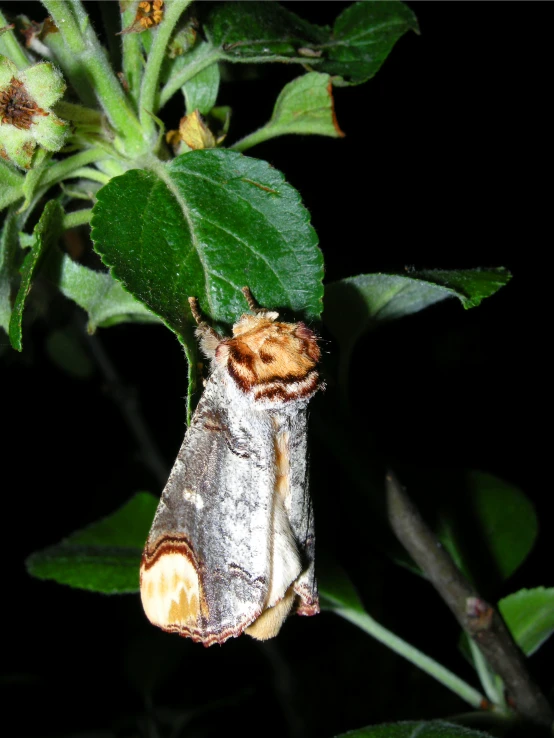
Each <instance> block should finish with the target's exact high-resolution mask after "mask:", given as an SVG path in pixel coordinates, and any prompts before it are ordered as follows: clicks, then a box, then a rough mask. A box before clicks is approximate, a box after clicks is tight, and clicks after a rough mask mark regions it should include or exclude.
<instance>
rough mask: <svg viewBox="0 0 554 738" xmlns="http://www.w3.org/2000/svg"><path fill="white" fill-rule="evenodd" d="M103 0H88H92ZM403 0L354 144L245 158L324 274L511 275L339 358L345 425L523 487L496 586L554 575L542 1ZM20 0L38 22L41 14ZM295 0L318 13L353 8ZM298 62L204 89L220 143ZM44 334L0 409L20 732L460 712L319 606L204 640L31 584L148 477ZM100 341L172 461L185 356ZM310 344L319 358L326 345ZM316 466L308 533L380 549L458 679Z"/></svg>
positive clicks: (35, 328) (9, 665)
mask: <svg viewBox="0 0 554 738" xmlns="http://www.w3.org/2000/svg"><path fill="white" fill-rule="evenodd" d="M13 5H15V3H14V4H11V3H10V4H9V10H10V11H13V10H14V8H13V7H12V6H13ZM96 5H97V4H95V3H89V6H90V7H91V8H92V12H93V13H94V14H95V15H96V14H97V8H96V7H95V6H96ZM409 5H410V7H412V8H413V10H414V11H415V13H416V14H417V16H418V19H419V22H420V26H421V35H420V36H416V35H415V34H413V33H410V34H408V35H407V36H405V37H404V38H402V39H401V40H400V41H399V43H398V44H397V46H396V47H395V49H394V50H393V52H392V54H391V56H390V58H389V59H388V60H387V61H386V63H385V65H384V67H383V68H382V69H381V71H380V72H379V73H378V74H377V76H376V77H375V78H374V79H373V80H371V81H369V82H368V83H366V84H365V85H362V86H359V87H356V88H346V89H336V90H335V109H336V114H337V118H338V121H339V124H340V126H341V128H342V130H343V131H344V132H345V133H346V137H345V138H344V139H342V140H329V139H324V138H319V137H315V136H314V137H290V136H289V137H284V138H281V139H277V140H274V141H272V142H269V143H266V144H263V145H260V146H259V147H257V148H256V149H253V150H252V151H249V152H248V153H249V154H251V155H253V156H256V157H259V158H265V159H267V160H268V161H270V163H271V164H273V165H274V166H275V167H277V168H278V169H280V170H281V171H283V172H284V173H285V175H286V177H287V179H288V181H289V182H290V183H291V184H292V185H294V186H295V187H296V188H297V189H298V190H299V191H300V193H301V195H302V197H303V200H304V202H305V204H306V206H307V207H308V209H309V210H310V212H311V214H312V222H313V225H314V226H315V228H316V230H317V232H318V234H319V237H320V244H321V248H322V250H323V253H324V256H325V260H326V281H327V282H330V281H333V280H336V279H340V278H342V277H346V276H349V275H353V274H358V273H364V272H376V271H387V270H395V271H398V270H402V269H404V267H412V266H415V267H416V268H432V267H438V268H469V267H476V266H483V267H487V266H499V265H503V266H506V267H508V268H509V269H510V271H511V272H512V273H513V275H514V277H513V280H512V282H511V283H510V284H509V285H508V286H507V287H505V288H504V289H502V290H501V291H500V292H499V293H498V294H497V295H495V296H494V297H492V298H490V299H489V300H486V301H485V302H484V303H483V305H482V306H480V307H479V308H477V309H474V310H472V311H467V312H466V311H464V310H463V309H462V308H461V306H460V305H459V304H458V303H457V301H450V302H446V303H442V304H440V305H438V306H435V307H433V308H431V309H429V310H427V311H426V312H425V313H422V314H421V315H418V316H414V317H411V318H408V319H405V320H404V321H401V322H399V323H398V324H396V325H393V326H391V327H388V328H386V329H384V330H383V331H382V332H381V333H378V334H375V335H373V336H371V337H367V338H365V339H364V340H363V341H362V342H361V343H360V345H359V347H358V349H357V351H356V352H355V355H354V362H353V367H352V372H351V398H352V400H353V405H354V406H355V417H354V420H353V423H354V424H356V425H355V427H357V428H358V427H359V428H365V429H370V430H371V432H372V433H373V434H374V437H375V438H376V439H377V445H378V447H379V450H380V451H381V452H382V454H384V455H385V456H386V457H387V458H389V459H393V460H394V461H395V462H396V463H397V464H398V465H400V466H401V467H403V466H405V467H411V468H416V469H420V468H421V469H424V468H427V467H431V466H434V467H440V468H442V469H447V470H455V469H458V468H460V467H467V468H478V469H482V470H485V471H489V472H491V473H494V474H496V475H498V476H500V477H501V478H503V479H505V480H507V481H509V482H512V483H514V484H516V485H518V486H519V487H521V488H522V489H523V490H524V491H525V493H526V494H527V495H528V496H529V497H530V498H531V499H532V500H533V501H534V503H535V504H536V507H537V512H538V515H539V522H540V527H541V531H540V538H539V542H538V544H537V546H536V547H535V550H534V552H533V553H532V555H531V557H530V558H529V560H528V561H527V562H526V563H525V565H524V566H523V567H522V568H521V569H520V570H519V571H518V572H517V573H516V575H515V576H514V577H512V579H511V580H510V581H509V582H507V583H506V584H505V585H504V589H502V590H501V591H499V592H498V593H497V594H498V596H501V595H505V594H507V593H509V592H511V591H515V590H516V589H518V588H520V587H524V586H526V587H533V586H539V585H549V584H550V585H551V584H552V574H551V561H552V552H551V546H550V536H551V528H552V523H551V519H550V516H549V511H550V508H549V505H548V501H549V499H548V498H549V496H550V493H551V480H550V463H549V461H550V445H551V432H550V425H551V422H550V414H551V408H550V404H549V402H548V400H549V398H550V393H549V392H548V391H547V390H548V389H549V382H548V380H549V378H550V377H549V375H550V371H549V360H548V354H547V346H548V344H549V338H548V336H549V335H550V325H549V318H550V316H549V314H548V313H547V304H548V291H549V287H548V267H549V264H548V262H549V259H548V256H549V251H550V249H551V244H552V227H551V216H550V212H549V211H550V209H551V201H552V193H551V171H552V169H551V128H552V117H551V114H550V104H549V103H550V99H551V96H552V80H551V77H552V54H551V45H552V41H551V28H552V19H553V7H552V5H551V4H549V3H496V2H495V3H483V2H479V3H478V2H467V3H450V2H442V3H439V2H432V3H420V2H412V3H409ZM18 6H19V7H18V8H17V10H18V11H22V12H27V14H28V15H29V16H30V17H33V18H34V19H37V20H39V19H41V18H42V17H43V14H44V13H43V10H42V8H41V6H39V5H38V4H26V3H20V4H18ZM287 6H288V7H291V8H292V9H294V11H295V12H297V13H298V14H299V15H301V16H304V17H306V18H307V19H309V20H311V21H313V22H317V23H332V21H333V19H334V18H335V17H336V16H337V15H338V14H339V12H341V10H342V9H344V7H345V4H343V3H336V2H327V3H304V2H297V3H287ZM26 7H28V8H29V9H28V10H26ZM298 73H299V70H298V68H296V67H290V68H289V67H284V66H277V65H274V66H271V67H266V68H264V76H263V78H262V79H258V80H250V81H242V82H240V83H239V82H226V83H224V84H223V85H222V89H221V95H220V99H219V100H218V103H220V104H230V105H232V107H233V119H232V128H231V133H230V141H231V142H232V141H233V140H237V139H238V138H240V137H242V136H243V135H245V134H246V133H248V132H250V131H251V130H254V129H255V128H257V127H258V126H259V125H262V124H263V123H264V122H265V121H266V120H267V119H268V118H269V116H270V115H271V110H272V106H273V103H274V100H275V97H276V95H277V94H278V91H279V90H280V89H281V87H282V85H283V84H284V83H285V82H286V81H288V80H290V79H293V78H294V77H295V76H297V74H298ZM180 115H182V110H180V109H179V108H178V107H176V108H173V109H167V110H166V116H165V117H166V122H167V124H168V126H169V127H176V124H177V121H178V119H179V117H180ZM51 327H52V325H51V323H50V322H49V319H48V318H47V317H46V316H44V317H40V316H39V317H38V318H37V319H36V320H35V322H34V323H33V325H32V326H30V327H29V330H28V332H27V333H26V335H25V336H24V342H25V348H24V352H23V354H22V356H20V357H19V356H14V355H13V354H8V353H6V352H5V353H4V356H3V359H4V367H5V368H4V370H3V376H4V378H5V379H4V386H5V387H6V388H7V391H6V396H5V397H4V401H3V406H4V408H6V407H7V409H6V410H5V411H4V412H3V413H2V417H3V420H4V423H3V426H4V434H5V438H6V436H8V435H9V437H10V439H11V443H10V446H9V451H8V452H7V453H6V455H5V456H4V459H3V466H4V479H6V480H8V483H6V484H5V485H3V496H4V500H5V506H4V511H5V513H4V528H5V531H6V534H7V545H6V546H5V556H4V570H3V577H4V586H3V592H4V596H3V598H2V600H3V612H4V626H3V634H4V641H5V647H4V649H5V658H4V659H3V661H4V664H5V667H4V673H5V676H4V677H3V685H4V687H3V692H4V695H5V697H7V704H8V710H7V711H6V712H5V714H6V715H7V716H9V718H10V719H11V720H14V721H15V725H14V727H12V729H11V732H10V734H11V735H17V736H41V737H42V736H45V737H46V736H66V735H67V736H69V735H77V734H79V735H81V734H84V731H90V732H89V733H87V735H94V736H97V735H98V736H104V735H106V736H109V735H112V734H114V733H115V734H117V735H121V736H135V735H151V736H153V737H154V736H156V735H157V733H155V732H153V729H151V732H150V733H148V732H147V726H148V724H149V723H148V717H147V716H148V714H149V710H151V709H152V704H153V706H154V708H156V709H157V710H165V712H164V714H165V715H167V716H168V720H169V719H173V718H172V717H171V716H174V715H178V716H179V719H182V721H183V730H182V732H180V733H175V735H187V736H215V735H219V734H221V732H222V731H225V732H229V733H240V734H241V735H243V736H253V735H264V734H265V735H270V736H273V735H290V736H294V737H296V736H332V735H334V734H336V733H338V732H341V731H345V730H348V729H352V728H355V727H359V726H362V725H367V724H372V723H378V722H382V721H389V720H401V719H418V718H436V717H443V716H448V715H452V714H454V713H459V712H463V711H465V710H466V707H465V706H464V705H463V703H461V702H460V701H458V699H457V698H455V697H454V696H452V695H451V694H450V693H449V692H447V691H446V690H445V689H444V688H442V687H441V686H440V685H438V684H435V683H434V682H433V681H432V680H431V679H430V678H428V677H426V676H425V675H423V674H421V672H419V671H418V670H416V669H415V668H412V667H411V666H409V665H407V664H406V663H405V662H404V661H403V660H402V659H400V658H399V657H396V656H394V655H392V654H391V653H390V652H389V651H387V650H386V649H385V648H384V647H383V646H381V645H379V644H377V643H375V642H373V641H372V640H371V639H370V638H369V637H368V636H366V635H364V634H363V633H362V632H361V631H359V630H357V629H355V628H354V626H351V625H349V624H348V623H346V622H344V621H341V620H339V619H338V618H336V616H334V615H333V614H330V613H323V614H322V615H320V616H319V617H317V618H312V619H300V618H294V619H291V620H290V621H289V622H287V624H286V626H285V627H284V630H283V632H282V635H280V636H279V638H278V639H277V640H276V641H274V642H271V643H268V644H265V645H259V644H256V643H254V642H253V641H251V640H250V639H248V638H246V637H242V638H240V639H237V640H236V641H235V640H233V641H231V642H228V643H226V644H225V645H224V646H223V647H217V646H215V647H213V648H211V649H203V648H202V647H201V646H199V645H195V644H192V643H190V642H188V641H184V640H180V639H178V638H177V637H175V636H168V635H166V634H163V633H158V632H157V631H156V630H155V629H154V628H152V627H151V626H150V625H149V624H148V623H147V622H146V621H145V618H144V616H143V614H142V610H141V606H140V602H139V599H138V597H135V596H122V597H103V596H100V595H94V594H91V593H86V592H81V591H76V590H71V589H69V588H65V587H62V586H58V585H56V584H54V583H51V582H42V581H37V580H33V579H31V578H29V577H28V575H27V574H26V572H25V569H24V564H23V561H24V559H25V557H26V556H27V555H28V554H29V553H31V552H32V551H34V550H37V549H39V548H41V547H44V546H46V545H48V544H51V543H53V542H56V541H58V540H59V539H61V538H62V537H64V536H65V535H67V534H68V533H69V532H71V531H72V530H75V529H77V528H79V527H82V526H84V525H86V524H88V523H90V522H91V521H93V520H95V519H98V518H100V517H102V516H105V515H106V514H108V513H109V512H111V511H112V510H114V509H115V508H117V507H119V506H120V505H121V504H123V502H124V501H125V500H127V499H128V498H129V497H130V496H131V495H132V494H133V493H134V492H135V491H137V490H141V489H144V490H149V491H151V492H153V493H154V494H159V492H160V491H161V485H160V483H159V480H157V479H155V478H154V477H153V476H152V475H151V474H150V473H149V472H148V470H147V469H146V468H145V465H144V464H143V462H142V460H141V458H140V456H139V454H138V452H137V447H136V444H135V442H134V441H133V439H132V437H131V436H130V434H129V431H128V428H127V426H126V425H125V423H124V421H123V419H122V417H121V414H120V412H119V410H118V407H117V404H116V403H114V401H113V399H112V398H111V396H110V394H109V392H108V391H107V389H108V388H107V386H106V383H105V381H104V379H103V377H102V376H101V374H100V373H99V372H97V373H96V374H95V375H94V376H93V378H92V379H91V380H88V381H84V380H78V379H75V378H74V377H72V376H70V375H68V374H66V373H64V372H62V371H61V370H60V369H59V368H57V367H56V366H55V365H53V364H52V362H51V361H50V359H49V358H48V355H47V352H46V350H45V338H46V336H47V335H48V332H49V331H50V330H51ZM99 335H100V340H101V341H102V344H103V346H104V348H105V350H106V351H107V353H108V354H109V356H110V357H111V361H112V362H113V364H114V366H115V367H116V369H117V372H118V373H119V375H120V377H121V380H122V381H123V383H124V384H125V385H127V386H130V387H134V388H135V389H136V391H137V393H138V398H139V402H140V405H141V408H142V411H143V414H144V416H145V419H146V421H147V423H148V426H149V427H150V428H151V430H152V431H153V433H154V435H155V438H156V442H157V444H158V446H159V448H160V450H161V453H162V455H163V457H164V459H165V461H166V463H167V468H168V469H169V468H170V466H171V463H172V461H173V458H174V456H175V455H176V453H177V450H178V447H179V445H180V443H181V440H182V436H183V432H184V427H185V402H184V396H185V393H186V365H185V361H184V357H183V355H182V351H181V349H180V347H179V345H178V343H177V340H176V339H175V337H174V336H173V335H172V334H171V333H170V332H169V331H167V330H166V329H164V328H162V327H148V326H146V327H145V326H136V325H123V326H118V327H115V328H111V329H109V330H102V331H100V334H99ZM324 337H325V340H326V343H325V344H324V347H325V351H328V352H329V354H330V357H331V361H332V356H333V351H334V350H335V348H336V347H335V346H334V344H333V343H332V341H330V339H329V337H328V336H324ZM332 393H333V388H332V387H331V389H330V396H331V397H332ZM325 399H326V398H320V399H319V400H318V402H319V403H320V404H321V403H323V402H325ZM312 461H313V465H314V473H313V476H314V484H313V495H314V498H315V501H316V509H317V512H318V522H319V524H320V528H321V531H322V537H323V544H322V545H323V547H325V546H326V545H327V543H329V541H331V538H332V543H331V546H330V547H331V548H333V549H334V550H335V551H337V550H338V551H346V552H348V551H351V550H353V549H355V548H356V547H357V548H358V549H360V548H367V550H368V552H370V553H368V560H371V562H372V566H371V568H368V567H367V565H366V564H367V562H366V561H365V560H364V559H363V557H362V560H349V558H348V556H346V560H345V557H344V556H343V557H342V563H343V565H345V567H346V568H347V569H348V571H349V572H350V574H351V576H352V578H353V579H354V581H355V582H356V585H357V587H358V589H359V590H360V592H361V593H362V595H363V597H364V601H365V603H366V605H367V607H368V609H369V610H370V611H371V612H372V613H373V614H375V616H376V617H377V618H378V619H380V620H381V621H382V622H384V623H385V624H386V625H387V626H388V627H390V628H391V629H392V630H394V631H395V632H397V633H399V635H401V636H402V637H404V638H406V639H407V640H410V641H412V642H413V643H414V644H416V645H417V646H419V647H420V648H422V649H423V650H425V651H427V652H428V653H430V654H431V655H433V656H435V657H436V658H437V659H439V660H442V661H443V662H445V663H446V664H447V665H448V666H450V667H451V668H453V669H454V670H456V671H457V672H459V673H460V674H461V675H462V676H464V678H466V679H468V680H473V679H474V677H473V676H472V672H471V670H470V668H469V667H468V666H467V665H466V664H465V662H463V660H462V658H461V657H460V656H459V654H458V652H457V650H456V643H457V637H458V635H457V634H458V631H457V627H456V625H455V624H454V622H453V620H452V618H451V616H450V614H449V613H448V612H447V610H446V608H445V607H444V606H443V605H442V604H441V603H440V601H438V600H437V598H436V597H435V595H434V593H433V591H432V590H431V589H430V587H429V586H428V585H426V584H425V583H424V582H423V581H422V580H420V579H419V578H417V577H415V576H413V575H412V574H410V573H408V572H406V571H404V570H402V569H398V568H397V567H395V566H394V565H393V564H391V563H390V562H388V561H385V560H383V559H382V558H380V557H379V555H378V554H376V553H374V552H373V551H372V544H371V540H368V539H367V536H364V521H363V519H360V520H359V528H358V529H354V530H352V529H349V528H348V527H347V526H345V525H344V521H345V520H350V519H351V518H352V515H350V514H343V513H344V511H346V510H350V512H351V507H352V505H353V504H355V503H354V501H353V499H354V498H353V496H352V495H351V494H349V483H348V480H347V479H346V478H345V477H344V473H343V472H342V471H341V469H340V467H338V466H335V465H334V463H333V462H332V461H331V460H330V458H329V456H328V454H327V453H326V452H325V449H324V448H320V447H319V445H318V441H317V439H316V440H315V441H314V448H313V449H312ZM447 493H448V491H445V494H447ZM353 538H355V539H356V546H352V539H353ZM5 540H6V538H5ZM552 655H553V654H552V647H551V645H547V646H546V647H545V648H544V649H543V650H542V651H541V652H539V653H538V654H537V655H536V656H535V657H534V658H533V660H532V662H531V663H532V666H533V668H534V669H535V673H536V675H537V676H538V678H539V679H540V680H541V682H542V685H543V687H544V689H545V690H546V691H547V692H548V690H551V689H552V673H551V669H549V668H548V667H549V664H551V662H552ZM150 687H151V689H150ZM145 692H148V694H149V698H148V699H147V700H145V699H144V698H143V694H144V693H145ZM149 700H150V701H151V703H152V704H149ZM12 711H13V712H12ZM158 717H159V713H158ZM162 735H170V732H165V733H162Z"/></svg>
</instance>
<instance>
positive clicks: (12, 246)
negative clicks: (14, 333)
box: [0, 210, 19, 333]
mask: <svg viewBox="0 0 554 738" xmlns="http://www.w3.org/2000/svg"><path fill="white" fill-rule="evenodd" d="M18 239H19V218H18V216H17V214H16V213H15V212H14V211H13V210H12V211H10V212H9V213H8V214H7V217H6V218H5V220H4V223H3V224H2V231H1V232H0V326H1V327H2V328H3V329H4V330H5V331H6V333H7V332H8V330H9V325H10V317H11V314H12V304H11V292H12V287H13V285H14V284H15V281H16V279H17V276H18V270H17V266H16V254H17V245H18Z"/></svg>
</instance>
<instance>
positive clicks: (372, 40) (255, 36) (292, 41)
mask: <svg viewBox="0 0 554 738" xmlns="http://www.w3.org/2000/svg"><path fill="white" fill-rule="evenodd" d="M200 7H202V6H200ZM208 7H209V8H210V9H209V11H208V13H207V15H206V17H205V20H204V29H205V32H206V34H207V36H208V37H209V38H210V41H211V42H212V43H213V44H214V46H215V47H216V48H219V49H221V54H222V58H225V59H227V60H229V61H235V62H249V61H252V60H255V61H256V62H272V61H282V60H287V59H291V60H294V61H296V62H299V63H302V64H305V65H306V64H309V65H310V66H311V67H312V68H314V69H317V70H319V71H322V72H327V73H328V74H331V75H337V76H338V75H340V77H341V78H346V79H347V80H349V81H350V82H351V83H353V84H357V83H360V82H364V81H365V80H367V79H369V78H370V77H373V75H374V74H375V73H376V72H377V71H378V70H379V68H380V67H381V65H382V64H383V62H384V61H385V59H386V58H387V56H388V55H389V53H390V51H391V49H392V47H393V46H394V44H395V43H396V41H397V40H398V39H399V38H400V37H401V36H402V35H403V34H404V33H406V31H408V30H410V29H411V30H414V31H416V32H417V31H418V25H417V20H416V18H415V15H414V14H413V12H412V11H411V10H410V9H409V8H408V7H407V6H406V5H404V4H403V3H401V2H398V1H396V0H379V1H375V0H368V1H367V2H359V3H354V4H353V5H352V6H350V7H348V8H347V9H346V10H345V11H343V12H342V13H341V15H340V16H339V17H338V18H337V19H336V21H335V24H334V27H333V30H332V31H331V30H330V29H329V28H327V27H321V26H316V25H314V24H312V23H308V22H307V21H304V20H302V18H299V17H298V16H297V15H295V14H294V13H291V12H290V11H289V10H285V8H283V7H282V6H281V5H279V3H276V2H271V3H268V2H249V3H244V2H222V3H215V4H214V5H213V6H208ZM335 81H336V82H338V81H339V78H338V77H337V78H336V79H335Z"/></svg>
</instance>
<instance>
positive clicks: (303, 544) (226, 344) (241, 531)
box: [140, 288, 320, 646]
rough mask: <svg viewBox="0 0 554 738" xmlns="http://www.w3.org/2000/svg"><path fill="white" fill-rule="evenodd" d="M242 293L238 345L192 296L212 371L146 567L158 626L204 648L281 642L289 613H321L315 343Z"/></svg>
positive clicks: (301, 328)
mask: <svg viewBox="0 0 554 738" xmlns="http://www.w3.org/2000/svg"><path fill="white" fill-rule="evenodd" d="M244 294H245V297H246V299H247V300H248V303H249V306H250V308H251V310H252V312H253V313H254V314H253V315H243V316H242V317H241V318H240V319H239V320H238V322H237V323H235V325H234V326H233V336H232V337H231V338H223V337H221V336H218V335H217V334H216V333H215V331H213V330H212V329H211V328H210V327H209V326H208V325H207V324H206V323H204V322H203V321H202V320H201V317H200V314H199V311H198V307H197V303H196V301H195V300H194V299H191V300H190V303H191V308H192V311H193V315H194V317H195V318H196V320H197V322H198V329H197V335H198V338H199V340H200V345H201V348H202V350H203V352H204V354H206V356H207V357H208V358H209V359H210V360H211V372H210V376H209V378H208V380H207V382H206V386H205V389H204V393H203V395H202V397H201V399H200V402H199V404H198V407H197V409H196V412H195V413H194V416H193V418H192V422H191V425H190V427H189V429H188V430H187V432H186V435H185V438H184V441H183V444H182V446H181V449H180V451H179V454H178V456H177V459H176V461H175V464H174V466H173V469H172V471H171V474H170V477H169V480H168V482H167V485H166V487H165V489H164V491H163V494H162V497H161V500H160V503H159V506H158V509H157V512H156V515H155V517H154V521H153V523H152V528H151V530H150V534H149V536H148V540H147V542H146V546H145V549H144V554H143V557H142V563H141V573H140V586H141V598H142V603H143V607H144V610H145V613H146V615H147V617H148V618H149V619H150V621H151V622H152V623H153V624H154V625H158V626H159V627H161V628H162V629H163V630H166V631H169V632H174V633H179V635H182V636H188V637H190V638H192V639H193V640H194V641H199V642H202V643H204V645H206V646H210V645H212V644H213V643H223V642H224V641H226V640H227V639H228V638H230V637H231V636H238V635H240V634H241V633H243V632H246V633H248V634H249V635H251V636H253V637H254V638H258V639H260V640H265V639H268V638H273V637H274V636H276V635H277V633H278V632H279V629H280V628H281V625H282V623H283V621H284V620H285V618H286V617H287V615H288V614H289V613H290V612H292V611H296V612H298V613H299V614H301V615H315V614H316V613H318V612H319V601H318V594H317V585H316V581H315V575H314V530H313V513H312V505H311V501H310V497H309V492H308V469H307V445H306V422H307V417H306V411H307V405H308V402H309V400H310V398H311V397H312V396H313V395H314V394H315V392H316V391H317V389H318V388H319V386H320V384H319V378H318V374H317V370H316V365H317V362H318V360H319V356H320V352H319V347H318V345H317V340H316V337H315V335H314V334H313V333H312V331H310V330H309V328H307V327H306V326H305V325H304V324H303V323H281V322H278V320H277V318H278V314H277V313H275V312H271V311H268V310H261V309H259V308H257V306H256V305H255V303H254V300H253V298H252V296H251V295H250V292H249V291H248V290H247V289H246V288H245V290H244Z"/></svg>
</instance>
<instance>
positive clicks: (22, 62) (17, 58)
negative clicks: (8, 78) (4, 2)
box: [0, 11, 31, 69]
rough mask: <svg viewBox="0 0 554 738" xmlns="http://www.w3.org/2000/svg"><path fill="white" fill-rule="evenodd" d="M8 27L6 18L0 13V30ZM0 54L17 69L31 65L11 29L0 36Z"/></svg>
mask: <svg viewBox="0 0 554 738" xmlns="http://www.w3.org/2000/svg"><path fill="white" fill-rule="evenodd" d="M8 25H9V23H8V21H7V20H6V16H5V15H4V14H3V13H2V11H0V28H6V26H8ZM0 53H1V54H3V55H4V56H7V57H8V59H11V60H12V62H13V63H14V64H15V66H16V67H17V68H18V69H27V67H28V66H29V65H30V63H31V62H30V61H29V58H28V57H27V54H26V53H25V51H24V50H23V48H22V46H21V44H20V43H19V41H18V40H17V38H16V36H15V33H14V32H13V31H12V30H11V29H10V30H9V31H4V33H3V34H2V35H1V36H0Z"/></svg>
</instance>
